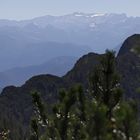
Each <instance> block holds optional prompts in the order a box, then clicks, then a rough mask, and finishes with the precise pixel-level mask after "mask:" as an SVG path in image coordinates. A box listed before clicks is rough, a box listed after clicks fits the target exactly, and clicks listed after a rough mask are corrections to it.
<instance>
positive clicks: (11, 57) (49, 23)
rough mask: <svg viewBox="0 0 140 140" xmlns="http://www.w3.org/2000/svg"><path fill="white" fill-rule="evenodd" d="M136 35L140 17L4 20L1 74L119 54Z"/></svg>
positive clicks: (0, 28)
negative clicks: (67, 59)
mask: <svg viewBox="0 0 140 140" xmlns="http://www.w3.org/2000/svg"><path fill="white" fill-rule="evenodd" d="M136 33H140V17H128V16H127V15H125V14H98V13H90V14H88V13H78V12H76V13H72V14H68V15H63V16H51V15H47V16H43V17H37V18H34V19H30V20H22V21H15V20H5V19H1V20H0V72H3V71H5V70H7V69H11V68H15V67H27V66H29V65H38V66H39V65H40V64H43V63H45V62H47V61H49V60H52V59H54V58H57V57H61V56H71V57H72V58H79V57H80V56H82V55H84V54H86V53H88V52H91V51H93V52H96V53H103V52H104V51H105V50H106V49H115V50H116V48H117V50H116V51H118V49H119V46H121V44H122V42H123V41H124V40H125V39H126V38H127V37H128V36H130V35H132V34H136ZM62 69H63V67H62ZM8 71H9V70H8ZM62 71H63V70H62ZM65 71H66V70H65Z"/></svg>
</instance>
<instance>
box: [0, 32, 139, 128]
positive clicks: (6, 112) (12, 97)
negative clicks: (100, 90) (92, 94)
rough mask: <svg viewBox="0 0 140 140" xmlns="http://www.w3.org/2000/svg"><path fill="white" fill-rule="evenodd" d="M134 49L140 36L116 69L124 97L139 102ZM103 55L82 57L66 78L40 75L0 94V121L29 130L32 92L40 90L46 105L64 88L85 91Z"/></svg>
mask: <svg viewBox="0 0 140 140" xmlns="http://www.w3.org/2000/svg"><path fill="white" fill-rule="evenodd" d="M135 46H139V47H140V35H139V34H135V35H133V36H131V37H129V38H128V39H126V40H125V42H124V43H123V45H122V47H121V49H120V51H119V54H118V56H117V58H116V63H117V69H118V71H119V73H120V75H121V86H122V87H123V89H124V95H125V98H136V99H137V100H140V96H139V94H137V93H136V90H137V88H139V87H140V82H139V81H140V57H139V55H138V54H137V53H135V52H134V51H131V50H132V49H134V48H135ZM101 57H102V55H99V54H96V53H89V54H87V55H85V56H83V57H81V58H80V59H79V60H78V61H77V63H76V64H75V66H74V68H73V69H72V70H70V71H69V72H68V73H67V74H66V75H65V76H63V77H58V76H53V75H39V76H35V77H32V78H31V79H29V80H28V81H27V82H26V83H25V84H24V85H23V86H21V87H15V86H10V87H6V88H4V90H3V91H2V94H1V95H0V110H1V112H2V114H1V115H0V117H1V118H0V120H2V118H3V117H4V116H7V118H8V117H9V119H10V117H11V116H12V117H13V118H15V119H16V121H17V122H18V121H20V122H21V120H22V122H23V123H22V126H23V127H25V128H26V129H27V127H28V124H29V121H30V118H31V116H32V113H33V106H32V99H31V95H30V93H31V91H33V90H37V91H38V92H40V94H41V97H42V98H43V99H44V101H46V102H47V103H51V102H54V101H55V100H56V99H57V95H58V92H59V90H60V89H61V88H69V87H71V86H72V85H73V84H76V83H81V84H82V85H83V86H84V87H85V88H86V87H87V85H88V77H89V75H90V73H91V72H92V71H93V69H94V67H95V66H96V65H97V64H98V63H99V59H100V58H101Z"/></svg>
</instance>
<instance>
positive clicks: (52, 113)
mask: <svg viewBox="0 0 140 140" xmlns="http://www.w3.org/2000/svg"><path fill="white" fill-rule="evenodd" d="M32 97H33V102H34V105H35V108H36V112H35V114H36V118H37V120H38V122H36V120H34V121H32V123H31V126H32V130H33V132H34V134H35V136H37V137H38V134H40V137H39V139H40V140H47V139H53V140H138V139H139V138H138V137H139V133H138V132H139V125H138V124H139V121H138V119H137V105H136V104H135V102H134V101H124V100H123V98H122V90H121V88H120V84H119V76H118V75H117V72H116V69H115V54H114V52H110V51H107V52H106V54H105V55H104V57H103V59H102V60H101V63H100V65H99V67H97V68H96V69H95V71H94V73H93V75H92V76H91V78H90V86H89V88H88V89H87V90H84V89H83V88H82V87H81V86H80V85H77V86H75V87H73V88H71V89H70V90H68V91H66V90H62V91H60V93H59V98H58V99H59V100H58V102H57V103H55V104H54V105H53V107H52V108H51V109H50V108H49V109H48V108H47V109H48V111H46V109H45V107H44V104H43V103H42V101H41V99H40V96H39V94H37V93H36V92H35V93H33V94H32ZM40 122H41V123H40ZM38 128H40V129H38ZM38 130H40V133H38V132H39V131H38Z"/></svg>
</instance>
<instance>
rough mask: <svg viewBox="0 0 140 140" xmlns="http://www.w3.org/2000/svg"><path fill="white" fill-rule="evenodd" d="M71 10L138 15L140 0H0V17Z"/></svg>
mask: <svg viewBox="0 0 140 140" xmlns="http://www.w3.org/2000/svg"><path fill="white" fill-rule="evenodd" d="M72 12H87V13H92V12H93V13H126V14H127V15H130V16H140V0H0V19H2V18H4V19H18V20H19V19H29V18H33V17H38V16H43V15H48V14H50V15H64V14H68V13H72Z"/></svg>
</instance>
